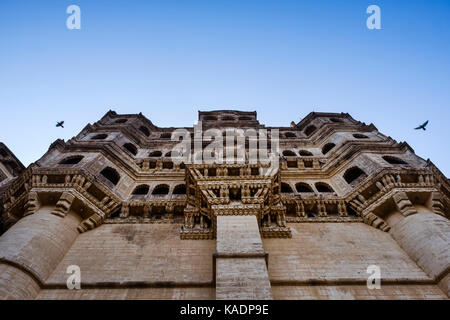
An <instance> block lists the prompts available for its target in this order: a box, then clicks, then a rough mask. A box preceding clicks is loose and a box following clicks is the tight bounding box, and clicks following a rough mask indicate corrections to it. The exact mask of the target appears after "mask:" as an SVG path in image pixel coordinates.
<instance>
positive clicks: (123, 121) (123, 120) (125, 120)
mask: <svg viewBox="0 0 450 320" xmlns="http://www.w3.org/2000/svg"><path fill="white" fill-rule="evenodd" d="M126 122H127V119H119V120H116V123H119V124H120V123H126Z"/></svg>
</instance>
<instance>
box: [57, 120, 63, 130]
mask: <svg viewBox="0 0 450 320" xmlns="http://www.w3.org/2000/svg"><path fill="white" fill-rule="evenodd" d="M56 127H61V128H64V121H58V122H56Z"/></svg>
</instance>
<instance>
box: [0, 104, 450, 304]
mask: <svg viewBox="0 0 450 320" xmlns="http://www.w3.org/2000/svg"><path fill="white" fill-rule="evenodd" d="M199 121H201V127H199V126H198V125H197V126H193V127H186V128H160V127H157V126H156V125H154V124H153V123H152V122H151V121H150V120H148V119H147V118H145V117H144V116H143V115H142V114H139V115H118V114H116V113H115V112H113V111H110V112H108V113H107V114H106V115H105V116H104V117H103V118H102V119H101V120H100V121H98V122H97V123H95V124H93V125H91V124H89V125H87V126H86V127H85V128H84V129H83V130H82V131H81V132H80V134H78V135H77V136H76V137H74V138H72V139H71V140H69V141H67V142H65V141H62V140H57V141H55V142H54V143H53V144H52V145H51V146H50V148H49V150H48V152H47V153H46V154H45V155H44V156H43V157H42V158H41V159H40V160H38V161H37V162H36V163H34V164H32V165H31V166H30V167H29V168H27V169H26V170H25V171H24V172H21V171H22V170H20V168H23V166H22V167H20V166H18V168H19V170H16V171H15V172H14V174H13V173H11V172H10V171H8V170H7V166H5V164H4V162H3V160H4V159H6V158H7V157H9V158H10V160H11V154H10V152H9V150H8V151H7V152H5V154H6V156H3V154H2V157H3V158H0V160H2V162H1V165H0V172H3V173H0V175H1V176H2V177H3V176H4V178H3V181H4V182H2V181H1V178H0V187H1V186H2V184H3V185H4V186H5V187H4V188H3V189H2V190H3V196H2V209H3V212H2V221H3V224H4V229H5V230H6V232H5V233H4V234H3V235H2V236H1V237H0V298H3V299H447V298H448V297H449V295H450V291H449V290H450V273H449V271H450V222H449V215H450V211H449V208H450V183H449V181H448V180H447V178H446V177H445V176H444V175H443V174H442V173H441V172H440V171H439V170H438V168H436V167H435V166H434V165H433V163H432V162H431V161H429V160H428V161H425V160H423V159H422V158H420V157H418V156H417V155H416V154H415V153H414V151H413V150H412V149H411V147H410V146H409V145H408V144H407V143H405V142H402V143H398V142H396V141H395V140H393V139H392V138H390V137H387V136H385V135H384V134H382V133H380V132H379V131H378V130H377V128H376V127H375V126H374V125H372V124H371V125H366V124H364V123H361V122H359V121H357V120H355V119H353V118H352V117H351V116H350V115H348V114H343V113H342V114H335V113H310V114H309V115H308V116H307V117H305V118H304V119H303V120H301V121H300V122H299V123H294V122H292V123H291V125H290V126H289V127H266V126H264V125H263V124H260V123H259V121H258V120H257V117H256V112H240V111H231V110H228V111H227V110H224V111H211V112H199ZM176 129H182V130H181V131H182V132H185V138H189V139H190V142H189V144H190V145H191V146H192V150H189V155H190V160H191V161H177V158H176V157H174V150H175V149H174V147H175V146H176V145H177V144H179V139H178V138H179V137H178V138H177V139H172V138H174V135H173V133H174V131H175V130H176ZM199 129H202V130H203V131H202V132H201V133H199V132H198V130H199ZM208 129H217V130H216V132H218V133H217V136H218V137H219V136H223V137H224V138H223V139H224V141H228V142H229V141H232V142H233V144H232V147H231V148H230V145H228V146H226V147H225V149H224V154H225V153H227V152H230V150H231V153H234V154H235V156H236V155H237V158H236V157H235V158H234V161H219V160H217V161H213V162H212V163H210V162H207V163H205V162H204V161H202V159H203V157H204V151H205V150H208V145H209V143H210V142H207V141H205V139H204V133H205V132H206V130H208ZM260 130H262V131H260ZM264 130H267V133H268V138H267V139H261V137H262V136H264V135H261V134H260V133H261V132H266V131H264ZM242 132H244V134H242ZM249 133H250V134H249ZM251 133H255V134H256V135H252V134H251ZM275 133H276V134H277V136H279V138H280V139H279V140H277V139H275V138H274V137H275ZM230 137H231V138H230ZM227 139H228V140H227ZM230 139H231V140H230ZM266 140H267V141H266ZM222 143H224V144H225V142H221V144H222ZM254 143H256V146H257V152H259V150H260V149H263V148H262V147H261V146H264V145H266V144H267V145H268V146H269V149H272V150H278V149H279V153H276V164H277V165H276V166H274V165H273V161H271V162H270V163H269V162H264V161H262V160H261V159H260V160H261V161H257V162H253V161H252V156H251V155H252V152H253V151H254V148H253V147H252V146H254V145H255V144H254ZM1 147H2V146H1V145H0V148H1ZM4 149H5V150H7V149H6V148H4ZM199 150H200V152H199ZM239 155H240V157H239ZM214 157H217V159H219V157H220V159H221V157H222V155H221V154H217V152H216V149H215V150H214ZM16 160H17V159H16ZM272 160H273V159H272ZM17 161H18V160H17ZM8 163H9V162H8ZM5 172H6V173H5ZM16 176H18V177H16ZM373 265H375V266H377V267H379V270H380V272H381V287H380V289H370V288H368V286H367V279H368V277H369V276H370V274H368V273H367V268H368V267H369V266H373ZM69 266H78V267H79V268H80V271H81V290H76V289H74V290H69V289H68V288H67V284H66V283H67V279H68V278H69V276H70V274H68V273H67V269H68V267H69Z"/></svg>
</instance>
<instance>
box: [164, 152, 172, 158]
mask: <svg viewBox="0 0 450 320" xmlns="http://www.w3.org/2000/svg"><path fill="white" fill-rule="evenodd" d="M171 156H172V151H169V152H167V153H166V154H165V155H164V157H166V158H170V157H171Z"/></svg>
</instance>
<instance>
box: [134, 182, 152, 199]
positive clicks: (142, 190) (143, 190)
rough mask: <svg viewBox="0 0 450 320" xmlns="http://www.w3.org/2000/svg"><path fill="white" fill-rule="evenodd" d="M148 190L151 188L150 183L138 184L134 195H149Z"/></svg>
mask: <svg viewBox="0 0 450 320" xmlns="http://www.w3.org/2000/svg"><path fill="white" fill-rule="evenodd" d="M148 190H149V187H148V185H146V184H143V185H140V186H137V187H136V189H134V191H133V195H141V196H145V195H147V193H148Z"/></svg>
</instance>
